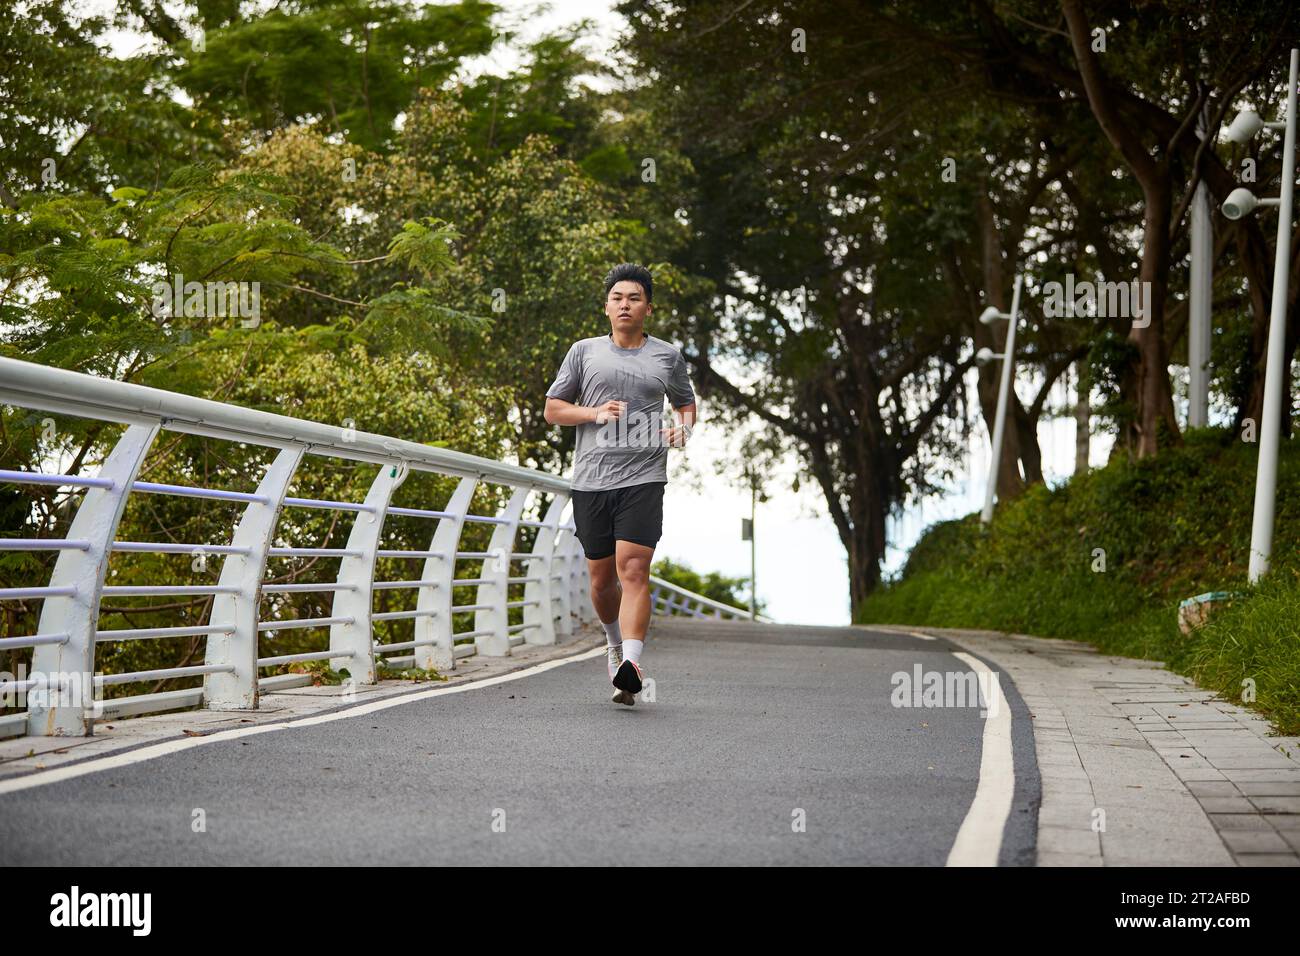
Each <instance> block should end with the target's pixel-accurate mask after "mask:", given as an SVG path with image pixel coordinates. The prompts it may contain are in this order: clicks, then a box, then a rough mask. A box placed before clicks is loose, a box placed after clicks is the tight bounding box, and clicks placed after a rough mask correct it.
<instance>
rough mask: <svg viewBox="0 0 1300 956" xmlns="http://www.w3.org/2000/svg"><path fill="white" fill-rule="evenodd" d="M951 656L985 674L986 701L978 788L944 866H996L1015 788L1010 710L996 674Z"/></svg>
mask: <svg viewBox="0 0 1300 956" xmlns="http://www.w3.org/2000/svg"><path fill="white" fill-rule="evenodd" d="M953 657H959V658H961V659H962V660H963V661H965V662H966V663H967V664H969V665H970V667H971V669H972V670H974V671H975V673H976V674H984V675H988V676H985V677H984V678H983V679H982V681H981V683H982V684H983V685H984V686H986V687H987V688H988V693H989V699H987V700H986V701H985V704H986V706H987V713H988V716H987V717H985V718H984V739H983V744H982V753H981V755H980V781H979V786H978V787H976V788H975V799H974V800H972V801H971V805H970V809H969V810H967V811H966V819H965V820H963V821H962V824H961V829H960V830H958V831H957V839H956V840H954V841H953V844H952V849H951V850H950V851H949V852H948V863H947V865H948V866H997V865H998V852H999V851H1000V850H1001V849H1002V833H1003V831H1004V830H1005V829H1006V826H1007V818H1008V817H1009V816H1011V798H1012V796H1013V795H1014V793H1015V789H1016V776H1015V761H1014V760H1013V758H1012V752H1011V708H1010V707H1009V706H1007V699H1006V697H1005V696H1004V695H1003V693H1002V686H1001V684H1000V683H999V682H998V679H997V675H996V674H994V672H993V671H991V670H989V668H988V667H987V666H986V665H985V663H984V662H983V661H981V660H979V659H978V658H976V657H972V656H971V655H970V654H966V653H963V652H961V651H953Z"/></svg>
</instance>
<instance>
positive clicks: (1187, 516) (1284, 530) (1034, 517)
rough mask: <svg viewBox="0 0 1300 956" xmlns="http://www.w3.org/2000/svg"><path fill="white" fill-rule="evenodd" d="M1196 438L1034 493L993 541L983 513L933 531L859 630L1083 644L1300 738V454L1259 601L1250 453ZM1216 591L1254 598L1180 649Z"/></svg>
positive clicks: (1289, 468)
mask: <svg viewBox="0 0 1300 956" xmlns="http://www.w3.org/2000/svg"><path fill="white" fill-rule="evenodd" d="M1186 438H1187V442H1186V445H1185V447H1183V448H1179V449H1174V450H1170V451H1167V452H1162V453H1161V454H1160V455H1159V456H1157V457H1156V458H1154V459H1150V460H1146V461H1141V462H1137V463H1133V464H1130V463H1128V462H1116V463H1114V464H1112V465H1110V466H1108V467H1106V468H1102V469H1097V470H1095V471H1092V472H1090V473H1088V474H1087V475H1084V476H1081V477H1079V478H1077V479H1075V480H1073V481H1071V482H1069V483H1068V484H1066V485H1064V486H1062V487H1060V488H1057V489H1054V490H1049V489H1047V488H1045V487H1042V486H1038V487H1035V488H1032V489H1030V490H1029V491H1028V492H1026V493H1025V494H1024V495H1022V496H1021V497H1020V498H1017V499H1015V500H1014V501H1010V502H1007V503H1006V504H1005V505H1001V506H999V509H998V511H997V514H996V515H995V517H994V520H993V523H992V526H991V527H990V528H989V529H988V530H984V529H981V528H980V525H979V516H978V515H975V514H972V515H968V516H966V517H965V518H962V519H960V520H957V521H948V522H943V523H940V524H937V525H934V526H932V527H931V528H929V529H928V530H927V532H926V534H925V535H924V536H923V537H922V539H921V540H920V541H919V542H918V543H917V545H916V547H915V548H914V549H913V551H912V554H911V555H910V556H909V559H908V563H907V566H906V567H905V568H904V570H903V573H902V575H901V576H900V578H899V579H898V580H897V581H895V582H890V583H887V584H886V585H884V586H882V587H881V588H880V589H879V590H878V591H877V592H876V593H875V594H873V595H872V596H871V597H869V598H868V599H867V600H866V601H865V602H863V605H862V606H861V607H860V608H859V609H858V614H857V616H856V617H855V622H856V623H861V624H871V623H892V624H910V625H916V626H922V625H929V626H933V627H966V628H986V629H990V630H998V631H1013V632H1016V633H1022V634H1033V635H1037V636H1040V637H1064V638H1073V639H1076V640H1082V641H1086V642H1088V643H1090V644H1093V645H1095V646H1096V647H1097V648H1098V649H1099V650H1101V651H1104V652H1106V653H1109V654H1119V655H1123V656H1127V657H1140V658H1146V659H1149V660H1159V661H1164V662H1165V663H1166V664H1167V665H1168V667H1169V668H1170V669H1171V670H1173V671H1175V672H1176V673H1179V674H1184V675H1186V676H1188V677H1190V678H1192V679H1193V680H1195V681H1196V682H1197V683H1198V684H1199V685H1201V686H1202V687H1205V688H1207V689H1211V690H1214V691H1216V692H1218V693H1219V694H1221V695H1222V696H1223V697H1224V698H1226V699H1229V700H1232V701H1235V702H1238V703H1242V704H1244V705H1245V706H1248V707H1251V708H1253V709H1255V710H1257V711H1258V712H1260V713H1262V714H1264V715H1265V716H1267V717H1269V718H1270V719H1271V720H1272V721H1274V723H1275V724H1276V725H1277V727H1278V729H1279V730H1280V731H1281V732H1282V733H1284V734H1287V735H1295V734H1300V560H1298V555H1297V545H1298V544H1300V443H1292V442H1283V445H1282V452H1281V459H1280V463H1279V469H1278V503H1277V523H1276V526H1275V531H1274V540H1273V563H1272V570H1271V572H1270V574H1269V575H1268V576H1267V577H1266V578H1265V579H1264V581H1263V582H1261V584H1260V586H1259V587H1257V588H1253V589H1251V588H1248V586H1247V583H1246V580H1247V578H1246V572H1247V566H1248V548H1249V542H1250V524H1251V514H1252V510H1253V503H1254V489H1255V484H1254V483H1255V454H1256V448H1255V446H1254V445H1247V444H1244V443H1242V442H1239V441H1233V440H1231V439H1230V438H1229V436H1227V435H1225V434H1224V433H1223V432H1221V431H1218V430H1211V429H1205V430H1198V431H1194V432H1189V433H1188V435H1187V436H1186ZM1103 560H1104V568H1105V570H1104V571H1102V570H1100V568H1101V567H1102V564H1101V561H1103ZM1220 590H1224V591H1245V592H1247V594H1246V596H1245V597H1244V598H1242V599H1240V600H1238V601H1235V602H1233V604H1232V605H1231V606H1229V607H1227V608H1224V609H1223V610H1221V611H1219V612H1217V613H1216V614H1214V615H1213V616H1212V617H1211V618H1210V620H1209V622H1208V623H1207V624H1206V625H1205V626H1203V627H1201V628H1198V629H1196V630H1195V631H1193V632H1192V634H1191V635H1190V636H1184V635H1183V634H1182V633H1181V632H1180V631H1179V630H1178V603H1179V601H1181V600H1182V599H1183V598H1186V597H1190V596H1192V595H1195V594H1200V593H1203V592H1205V591H1220ZM1252 693H1253V695H1254V697H1255V699H1254V700H1253V701H1252V700H1250V699H1249V698H1250V696H1251V694H1252ZM1243 694H1244V695H1245V699H1244V700H1243Z"/></svg>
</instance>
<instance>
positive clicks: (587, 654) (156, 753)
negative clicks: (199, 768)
mask: <svg viewBox="0 0 1300 956" xmlns="http://www.w3.org/2000/svg"><path fill="white" fill-rule="evenodd" d="M606 650H607V648H606V646H605V645H601V646H600V647H596V648H593V649H591V650H589V651H583V652H582V653H580V654H574V655H572V656H571V657H559V658H556V659H555V660H551V661H545V662H543V663H541V664H535V665H534V666H532V667H526V668H524V669H523V670H518V671H511V672H510V673H508V674H499V675H498V676H496V677H485V678H483V679H482V680H477V681H471V682H469V683H466V684H460V685H458V686H455V687H435V688H432V689H430V690H426V691H419V692H417V693H414V694H402V695H399V696H395V697H390V698H388V699H387V700H376V701H371V702H370V703H368V704H358V705H357V706H355V707H348V708H345V709H344V710H336V711H332V712H330V713H328V714H319V715H317V716H315V717H300V718H298V719H296V720H284V721H279V722H278V723H271V724H261V725H259V726H256V727H239V728H236V729H233V730H218V731H214V732H213V733H211V734H205V735H204V736H202V737H182V738H181V739H179V740H165V741H163V742H162V743H157V744H150V745H149V746H147V747H141V748H139V749H138V750H131V751H128V752H126V753H122V754H116V755H114V756H108V757H98V758H93V759H91V760H87V761H85V762H84V763H78V764H73V765H72V766H69V767H54V768H52V769H50V770H41V771H38V772H36V773H31V774H25V775H23V776H21V777H14V778H11V779H9V780H3V781H0V796H3V795H4V794H6V793H16V792H17V791H19V790H29V789H31V788H32V787H40V786H43V785H44V784H47V783H59V782H60V781H63V780H71V779H73V778H75V777H83V776H85V775H86V774H91V773H98V772H99V771H101V770H115V769H117V768H118V767H129V766H130V765H131V764H136V763H143V762H144V761H146V760H153V759H154V758H155V757H164V756H166V755H167V754H173V753H178V752H179V751H182V750H189V749H190V748H192V747H202V746H203V745H204V744H211V743H219V742H221V741H225V740H238V739H239V738H240V737H252V736H256V735H257V734H265V733H270V732H271V731H273V730H292V729H293V728H295V727H314V726H316V725H317V724H328V723H330V722H331V721H335V720H346V719H348V718H349V717H363V716H365V715H366V714H373V713H376V712H377V711H381V710H388V709H389V708H390V707H400V706H402V705H403V704H411V703H415V702H416V701H420V700H429V699H431V698H434V697H443V696H446V695H447V694H459V693H463V692H464V691H467V690H477V689H478V688H480V687H492V686H493V685H495V684H504V683H506V682H507V681H513V680H521V679H523V678H525V677H532V676H534V675H536V674H541V673H544V672H546V671H549V670H552V669H553V668H556V667H562V666H564V665H565V664H572V663H575V662H577V661H585V660H590V659H591V658H593V657H600V656H602V655H604V654H605V653H606Z"/></svg>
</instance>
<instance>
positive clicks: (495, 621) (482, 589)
mask: <svg viewBox="0 0 1300 956" xmlns="http://www.w3.org/2000/svg"><path fill="white" fill-rule="evenodd" d="M531 493H532V489H531V488H523V487H521V488H515V490H514V491H513V492H512V493H511V495H510V500H509V501H507V502H506V507H505V510H504V511H502V512H501V514H500V515H499V516H498V517H501V518H504V519H505V521H504V523H503V524H498V525H496V526H495V527H494V528H493V529H492V540H491V541H489V542H488V546H487V550H488V553H489V554H491V555H493V556H492V557H490V558H484V559H483V570H482V571H481V572H480V573H479V577H480V578H482V579H483V580H484V581H486V582H488V583H486V584H480V585H479V586H478V588H477V589H476V590H475V592H474V593H475V598H474V603H475V604H491V605H492V607H490V608H486V609H480V610H478V611H475V612H474V630H476V631H482V630H486V629H488V628H491V629H492V633H491V634H480V635H478V636H477V637H475V638H474V646H475V647H476V648H477V649H478V653H480V654H482V655H483V656H485V657H505V656H506V655H508V654H509V653H510V632H509V631H507V630H506V628H507V627H508V626H509V624H510V614H509V612H508V611H507V610H506V600H507V595H508V594H509V593H510V592H509V591H508V590H507V589H508V587H509V585H508V584H507V583H506V578H508V577H510V554H511V552H512V551H513V550H514V547H515V531H516V530H517V529H518V527H519V516H520V515H522V514H523V513H524V502H525V501H527V500H528V496H529V494H531Z"/></svg>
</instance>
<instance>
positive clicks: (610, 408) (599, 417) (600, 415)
mask: <svg viewBox="0 0 1300 956" xmlns="http://www.w3.org/2000/svg"><path fill="white" fill-rule="evenodd" d="M625 411H627V402H620V401H617V400H616V401H610V402H606V403H605V404H604V405H597V406H595V407H594V408H592V409H591V420H592V421H593V422H595V423H596V424H597V425H603V424H605V423H606V422H607V421H609V420H610V419H611V418H620V417H622V415H623V413H624V412H625Z"/></svg>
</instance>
